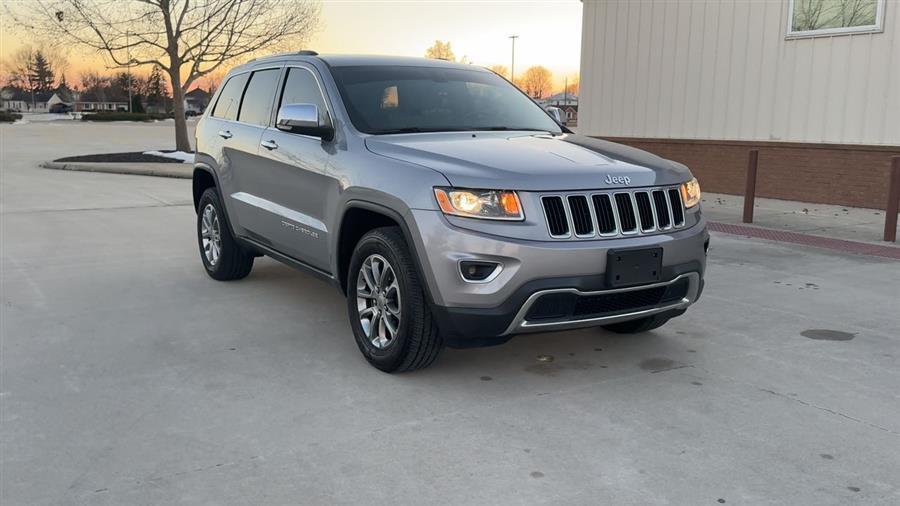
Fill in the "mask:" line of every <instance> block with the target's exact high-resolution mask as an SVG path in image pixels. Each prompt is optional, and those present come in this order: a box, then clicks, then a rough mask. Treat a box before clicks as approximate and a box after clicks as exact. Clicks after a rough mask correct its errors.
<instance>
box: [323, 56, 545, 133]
mask: <svg viewBox="0 0 900 506" xmlns="http://www.w3.org/2000/svg"><path fill="white" fill-rule="evenodd" d="M331 70H332V74H333V75H334V78H335V80H336V82H337V85H338V89H339V90H340V93H341V96H342V97H343V99H344V104H345V105H346V107H347V112H348V113H349V114H350V121H352V122H353V125H354V126H355V127H356V128H357V130H359V131H361V132H365V133H369V134H390V133H405V132H452V131H467V130H469V131H470V130H537V131H542V132H552V133H560V132H561V131H562V130H561V129H560V127H559V125H557V124H556V122H555V121H553V120H552V119H551V118H550V116H548V115H547V114H546V113H545V112H544V111H543V110H542V109H541V108H540V107H539V106H538V105H536V104H535V103H534V102H532V101H531V100H530V99H529V98H528V97H527V96H525V94H523V93H522V92H520V91H519V90H518V89H516V88H515V87H514V86H513V85H511V84H510V83H508V82H507V81H506V80H504V79H503V78H501V77H500V76H498V75H496V74H494V73H493V72H484V71H478V70H463V69H446V68H435V67H400V66H362V67H333V68H332V69H331Z"/></svg>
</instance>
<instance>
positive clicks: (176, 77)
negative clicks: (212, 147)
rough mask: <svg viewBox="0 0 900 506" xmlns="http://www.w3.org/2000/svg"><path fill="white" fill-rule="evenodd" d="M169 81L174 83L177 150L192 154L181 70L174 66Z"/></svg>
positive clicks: (173, 99)
mask: <svg viewBox="0 0 900 506" xmlns="http://www.w3.org/2000/svg"><path fill="white" fill-rule="evenodd" d="M172 69H173V70H172V71H171V72H169V79H170V82H171V83H172V102H173V104H172V107H173V109H174V111H175V149H177V150H178V151H185V152H190V151H193V148H192V147H191V140H190V138H189V137H188V131H187V120H185V117H184V88H182V86H181V69H179V68H178V66H177V65H172Z"/></svg>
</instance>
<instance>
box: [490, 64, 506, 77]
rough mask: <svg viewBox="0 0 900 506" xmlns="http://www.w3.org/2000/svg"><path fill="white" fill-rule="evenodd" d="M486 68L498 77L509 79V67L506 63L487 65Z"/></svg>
mask: <svg viewBox="0 0 900 506" xmlns="http://www.w3.org/2000/svg"><path fill="white" fill-rule="evenodd" d="M488 70H490V71H491V72H493V73H495V74H497V75H498V76H500V77H504V78H506V79H509V68H507V67H506V65H491V66H490V67H488Z"/></svg>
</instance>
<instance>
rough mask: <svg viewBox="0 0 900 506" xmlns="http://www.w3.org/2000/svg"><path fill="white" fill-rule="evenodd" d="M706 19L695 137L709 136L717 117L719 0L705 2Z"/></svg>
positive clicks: (703, 137) (705, 137)
mask: <svg viewBox="0 0 900 506" xmlns="http://www.w3.org/2000/svg"><path fill="white" fill-rule="evenodd" d="M705 10H706V19H705V23H704V25H703V33H704V40H703V51H702V53H701V56H700V58H701V59H702V61H703V66H702V72H701V81H700V89H699V93H700V103H699V107H698V110H699V113H698V115H697V124H696V125H695V127H694V137H695V138H697V139H707V138H709V135H710V132H711V129H710V127H709V125H710V124H712V122H713V119H714V118H715V111H714V104H713V102H714V100H713V98H712V97H713V93H714V91H715V89H716V83H715V76H716V60H717V54H716V50H717V45H718V44H717V39H716V33H717V31H718V27H719V16H720V10H721V9H720V5H719V2H718V0H712V1H707V2H705Z"/></svg>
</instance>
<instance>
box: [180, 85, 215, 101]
mask: <svg viewBox="0 0 900 506" xmlns="http://www.w3.org/2000/svg"><path fill="white" fill-rule="evenodd" d="M184 98H188V99H193V100H209V92H207V91H206V90H204V89H203V88H194V89H193V90H191V91H189V92H187V93H185V94H184Z"/></svg>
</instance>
